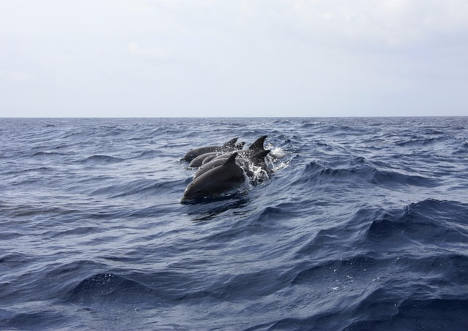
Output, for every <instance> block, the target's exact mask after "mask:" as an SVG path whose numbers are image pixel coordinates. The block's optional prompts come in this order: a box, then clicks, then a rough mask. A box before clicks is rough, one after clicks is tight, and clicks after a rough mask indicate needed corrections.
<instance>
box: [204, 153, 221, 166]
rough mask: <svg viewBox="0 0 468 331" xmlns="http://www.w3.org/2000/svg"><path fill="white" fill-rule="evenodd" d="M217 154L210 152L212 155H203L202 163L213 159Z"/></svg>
mask: <svg viewBox="0 0 468 331" xmlns="http://www.w3.org/2000/svg"><path fill="white" fill-rule="evenodd" d="M218 155H219V154H218V153H216V154H212V155H208V156H207V157H205V158H204V159H203V161H202V165H203V164H205V163H208V162H210V161H211V160H213V159H214V158H216V157H217V156H218Z"/></svg>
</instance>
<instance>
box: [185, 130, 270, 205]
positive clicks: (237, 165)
mask: <svg viewBox="0 0 468 331" xmlns="http://www.w3.org/2000/svg"><path fill="white" fill-rule="evenodd" d="M266 138H267V136H261V137H259V138H258V139H257V140H256V141H255V142H253V143H252V144H251V145H250V146H249V147H248V148H247V149H246V150H244V149H242V148H243V146H244V144H245V143H243V142H241V143H237V144H236V142H237V138H234V139H231V140H229V141H228V142H226V143H224V144H223V145H222V146H207V147H200V148H196V149H192V150H190V151H189V152H187V154H185V156H184V157H183V159H182V160H184V161H187V162H190V164H189V167H191V168H198V170H197V172H196V173H195V176H194V178H193V180H192V182H191V183H190V184H188V186H187V188H186V189H185V192H184V196H183V198H182V202H187V201H196V200H199V199H202V198H205V197H210V196H214V195H218V194H222V193H226V192H229V191H231V190H233V189H235V188H237V187H239V186H240V185H242V184H243V183H245V181H246V180H247V179H250V180H253V178H254V176H255V174H254V171H253V170H252V169H254V168H253V167H256V169H257V170H258V169H260V170H262V171H264V172H265V173H266V174H270V170H269V169H268V167H267V165H266V163H265V157H266V156H267V155H268V153H270V150H266V149H265V148H264V142H265V139H266Z"/></svg>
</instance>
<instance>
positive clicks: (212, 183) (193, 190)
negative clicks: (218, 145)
mask: <svg viewBox="0 0 468 331" xmlns="http://www.w3.org/2000/svg"><path fill="white" fill-rule="evenodd" d="M236 156H237V152H234V153H232V155H231V156H230V157H229V158H228V159H227V160H226V161H225V162H224V163H223V164H222V165H220V166H218V167H216V168H214V169H210V170H209V171H207V172H205V173H204V174H202V175H201V176H199V177H196V178H195V179H194V180H193V181H192V182H191V183H190V184H189V185H188V186H187V188H186V189H185V193H184V197H183V198H182V202H186V201H193V200H198V199H201V198H204V197H209V196H212V195H216V194H220V193H224V192H227V191H230V190H232V189H233V188H236V187H237V186H239V185H240V184H242V183H243V182H244V181H245V177H244V171H243V170H242V168H241V167H239V166H238V165H237V164H236Z"/></svg>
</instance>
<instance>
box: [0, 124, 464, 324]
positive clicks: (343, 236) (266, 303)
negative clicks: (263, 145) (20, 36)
mask: <svg viewBox="0 0 468 331" xmlns="http://www.w3.org/2000/svg"><path fill="white" fill-rule="evenodd" d="M264 134H266V135H268V138H267V146H269V147H270V148H272V149H274V150H275V152H276V153H277V155H280V156H281V158H278V159H277V160H275V161H274V167H275V172H274V173H273V174H272V175H271V177H270V178H269V179H268V180H266V181H264V182H262V183H260V184H258V185H251V186H249V187H248V190H247V191H246V192H244V193H242V194H240V195H234V196H233V197H230V198H225V199H218V200H215V201H208V202H204V203H197V204H181V203H180V199H181V198H182V195H183V192H184V189H185V187H186V186H187V184H188V183H189V182H190V181H191V178H192V176H193V173H194V171H193V170H191V169H188V168H187V164H186V163H183V162H181V161H180V158H181V157H182V156H183V155H184V154H185V152H187V151H188V150H189V149H191V148H194V147H200V146H205V145H212V144H222V143H224V142H225V141H227V140H229V139H231V138H233V137H239V138H240V140H242V141H246V142H247V144H249V143H251V142H253V141H254V140H255V139H256V138H257V137H259V136H260V135H264ZM70 329H81V330H443V331H457V330H468V118H467V117H458V118H456V117H453V118H443V117H434V118H268V119H267V118H255V119H228V118H220V119H158V118H154V119H0V330H70Z"/></svg>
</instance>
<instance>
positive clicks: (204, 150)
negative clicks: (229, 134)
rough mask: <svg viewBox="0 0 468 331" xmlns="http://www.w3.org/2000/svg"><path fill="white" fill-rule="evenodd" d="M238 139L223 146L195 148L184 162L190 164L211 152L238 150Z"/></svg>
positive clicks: (186, 155)
mask: <svg viewBox="0 0 468 331" xmlns="http://www.w3.org/2000/svg"><path fill="white" fill-rule="evenodd" d="M236 141H237V138H234V139H231V140H229V141H228V142H226V143H225V144H224V145H223V146H206V147H200V148H195V149H192V150H190V151H189V152H187V154H185V156H184V157H183V158H182V160H184V161H187V162H190V161H192V160H193V159H194V158H196V157H197V156H199V155H202V154H206V153H211V152H229V151H232V150H235V149H236Z"/></svg>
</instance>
